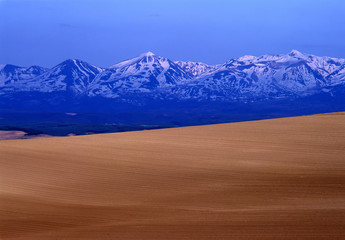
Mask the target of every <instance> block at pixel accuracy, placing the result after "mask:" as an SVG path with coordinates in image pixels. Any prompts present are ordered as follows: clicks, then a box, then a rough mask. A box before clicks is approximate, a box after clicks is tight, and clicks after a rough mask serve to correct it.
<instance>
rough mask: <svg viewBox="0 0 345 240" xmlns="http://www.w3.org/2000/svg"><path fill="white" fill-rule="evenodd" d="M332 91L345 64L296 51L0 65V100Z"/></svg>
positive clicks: (342, 80) (344, 74)
mask: <svg viewBox="0 0 345 240" xmlns="http://www.w3.org/2000/svg"><path fill="white" fill-rule="evenodd" d="M333 86H345V59H338V58H330V57H318V56H315V55H311V54H305V53H301V52H299V51H297V50H292V51H291V52H289V53H287V54H280V55H263V56H258V57H256V56H250V55H246V56H243V57H240V58H237V59H231V60H229V61H228V62H226V63H224V64H222V65H217V66H210V65H207V64H204V63H200V62H183V61H176V62H173V61H171V60H169V59H167V58H165V57H160V56H157V55H155V54H153V53H152V52H148V53H145V54H142V55H140V56H138V57H136V58H133V59H130V60H127V61H124V62H120V63H117V64H115V65H113V66H111V67H109V68H106V69H102V68H98V67H96V66H93V65H90V64H88V63H86V62H83V61H80V60H74V59H71V60H67V61H64V62H63V63H61V64H59V65H57V66H55V67H53V68H51V69H44V68H40V67H37V66H32V67H29V68H22V67H17V66H14V65H1V66H0V95H3V94H4V93H5V92H8V93H11V92H14V91H19V92H20V91H39V92H59V91H60V92H61V91H66V92H68V93H71V94H75V95H81V94H83V95H86V96H89V97H93V96H101V97H106V98H118V99H130V98H132V97H133V96H134V97H135V96H136V97H138V98H140V97H141V96H146V97H147V96H149V97H151V98H169V99H197V100H206V99H211V100H223V101H233V100H236V101H239V100H243V99H253V98H255V99H256V98H284V97H291V96H305V95H310V94H314V93H318V92H322V91H323V92H327V91H329V88H331V87H333ZM157 96H158V97H157Z"/></svg>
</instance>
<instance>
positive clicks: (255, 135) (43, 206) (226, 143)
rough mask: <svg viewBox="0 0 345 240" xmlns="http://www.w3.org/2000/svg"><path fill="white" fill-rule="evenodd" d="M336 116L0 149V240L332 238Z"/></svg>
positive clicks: (341, 136) (338, 141) (344, 124)
mask: <svg viewBox="0 0 345 240" xmlns="http://www.w3.org/2000/svg"><path fill="white" fill-rule="evenodd" d="M344 146H345V113H334V114H323V115H313V116H304V117H293V118H284V119H273V120H263V121H253V122H243V123H230V124H218V125H207V126H196V127H184V128H175V129H163V130H150V131H141V132H126V133H114V134H100V135H92V136H74V137H62V138H46V139H43V138H42V139H29V140H10V141H0V238H1V239H13V240H21V239H23V240H24V239H25V240H28V239H35V240H39V239H42V240H43V239H44V240H46V239H133V240H134V239H141V240H146V239H147V240H149V239H150V240H151V239H167V240H170V239H176V240H177V239H179V240H181V239H198V240H203V239H205V240H206V239H207V240H209V239H217V240H218V239H230V240H231V239H234V240H235V239H236V240H243V239H248V240H249V239H250V240H256V239H265V240H266V239H272V240H273V239H313V240H317V239H333V240H334V239H344V237H345V230H344V229H345V222H344V219H345V160H344V156H345V147H344Z"/></svg>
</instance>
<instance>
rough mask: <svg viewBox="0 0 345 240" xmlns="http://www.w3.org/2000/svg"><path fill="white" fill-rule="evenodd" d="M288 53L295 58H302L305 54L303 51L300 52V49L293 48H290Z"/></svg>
mask: <svg viewBox="0 0 345 240" xmlns="http://www.w3.org/2000/svg"><path fill="white" fill-rule="evenodd" d="M288 55H289V56H291V57H297V58H304V57H305V55H304V54H303V53H301V52H300V51H297V50H295V49H293V50H291V51H290V52H289V53H288Z"/></svg>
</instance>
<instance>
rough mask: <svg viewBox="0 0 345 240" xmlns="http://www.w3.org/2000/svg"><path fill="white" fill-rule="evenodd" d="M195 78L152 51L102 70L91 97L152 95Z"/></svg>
mask: <svg viewBox="0 0 345 240" xmlns="http://www.w3.org/2000/svg"><path fill="white" fill-rule="evenodd" d="M192 78H193V76H192V75H191V74H190V73H188V72H186V71H184V70H183V69H182V68H181V67H180V66H179V65H178V64H176V63H174V62H172V61H170V60H169V59H167V58H164V57H160V56H157V55H155V54H154V53H152V52H148V53H144V54H142V55H140V56H139V57H136V58H133V59H130V60H127V61H124V62H121V63H118V64H115V65H114V66H112V67H110V68H108V69H106V70H105V71H103V72H102V73H101V74H99V76H97V78H96V80H95V81H97V83H98V84H97V85H95V86H94V88H93V89H92V90H91V91H90V95H91V96H95V95H104V96H109V97H116V96H118V94H119V93H126V92H150V91H152V90H155V89H157V88H164V87H169V86H174V85H176V84H180V83H182V82H185V81H189V80H191V79H192Z"/></svg>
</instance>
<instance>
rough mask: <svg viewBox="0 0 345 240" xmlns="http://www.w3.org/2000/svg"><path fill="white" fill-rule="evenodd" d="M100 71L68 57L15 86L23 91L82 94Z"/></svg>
mask: <svg viewBox="0 0 345 240" xmlns="http://www.w3.org/2000/svg"><path fill="white" fill-rule="evenodd" d="M102 71H103V69H101V68H99V67H96V66H93V65H91V64H88V63H86V62H83V61H80V60H76V59H69V60H66V61H64V62H62V63H60V64H59V65H57V66H55V67H53V68H52V69H50V70H48V71H46V72H44V73H43V74H42V75H40V76H37V77H35V78H32V79H30V80H28V81H26V82H25V83H22V84H20V85H19V86H17V87H19V88H20V89H22V90H25V91H40V92H54V91H71V92H73V93H76V94H82V93H86V92H87V91H88V90H89V88H90V86H91V85H92V83H93V80H94V79H95V77H96V76H97V75H98V74H99V73H101V72H102Z"/></svg>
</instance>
